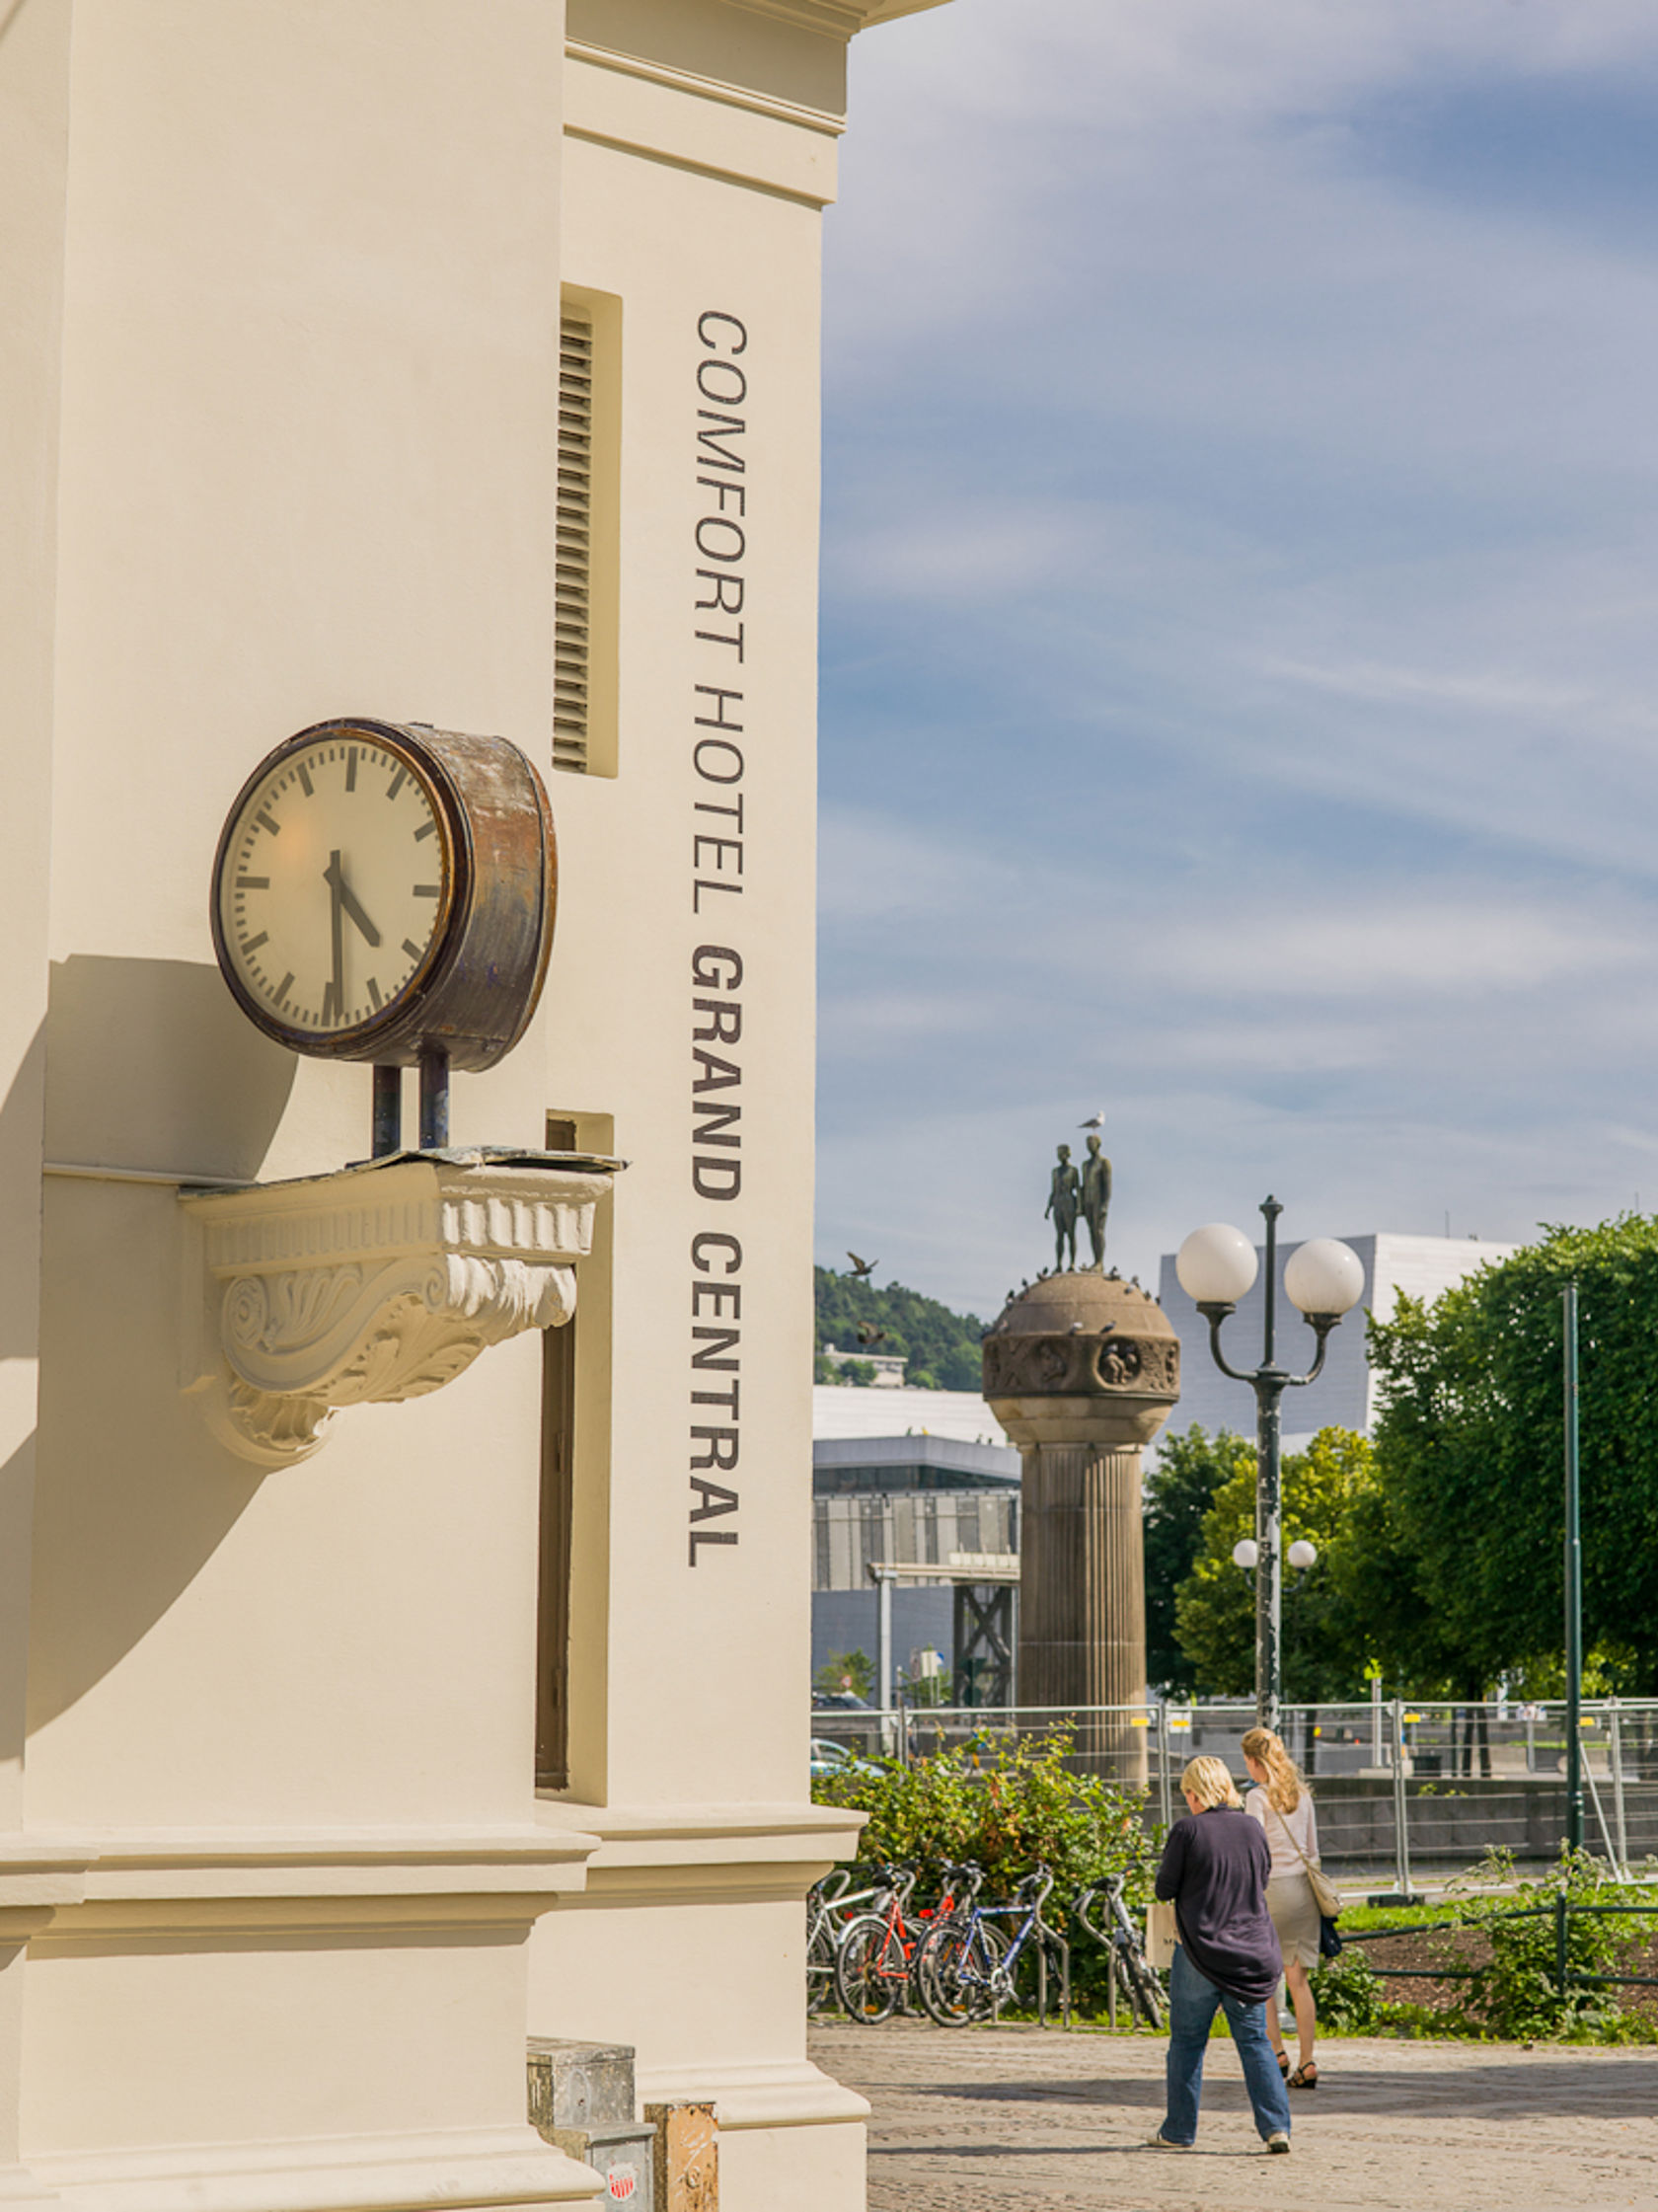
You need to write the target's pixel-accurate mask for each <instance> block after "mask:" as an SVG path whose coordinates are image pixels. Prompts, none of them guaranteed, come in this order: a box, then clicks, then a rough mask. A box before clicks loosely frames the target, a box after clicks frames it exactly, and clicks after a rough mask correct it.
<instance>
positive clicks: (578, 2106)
mask: <svg viewBox="0 0 1658 2212" xmlns="http://www.w3.org/2000/svg"><path fill="white" fill-rule="evenodd" d="M529 2070H530V2125H531V2127H533V2128H537V2129H539V2130H540V2132H541V2133H542V2134H543V2135H546V2134H547V2131H548V2130H549V2128H555V2127H562V2128H570V2127H579V2128H588V2129H593V2130H604V2129H607V2128H619V2127H632V2126H633V2124H634V2053H633V2046H632V2045H631V2044H628V2043H571V2042H565V2040H563V2038H555V2037H552V2036H547V2035H532V2036H531V2037H530V2042H529Z"/></svg>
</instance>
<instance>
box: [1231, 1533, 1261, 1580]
mask: <svg viewBox="0 0 1658 2212" xmlns="http://www.w3.org/2000/svg"><path fill="white" fill-rule="evenodd" d="M1259 1558H1260V1546H1259V1545H1258V1544H1257V1543H1256V1542H1255V1540H1254V1538H1253V1537H1252V1536H1241V1537H1240V1538H1239V1540H1238V1542H1237V1543H1236V1544H1235V1545H1234V1546H1233V1548H1232V1564H1233V1565H1234V1566H1241V1567H1242V1568H1243V1571H1244V1573H1245V1574H1252V1573H1253V1572H1254V1571H1255V1564H1256V1562H1257V1561H1258V1560H1259Z"/></svg>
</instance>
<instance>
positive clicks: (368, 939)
mask: <svg viewBox="0 0 1658 2212" xmlns="http://www.w3.org/2000/svg"><path fill="white" fill-rule="evenodd" d="M447 894H448V853H447V849H446V840H445V838H444V835H443V830H442V827H441V824H440V822H439V818H438V813H437V809H436V806H435V804H434V802H433V800H432V797H431V795H430V793H429V792H428V791H427V789H426V786H425V784H424V782H423V781H422V779H421V778H420V777H419V776H417V775H416V774H415V771H414V770H413V769H412V768H411V766H410V764H409V763H408V761H407V760H405V759H404V758H403V756H402V755H401V754H399V753H397V752H395V751H394V750H393V749H392V748H391V747H390V746H389V745H386V744H383V743H381V742H379V741H378V740H376V739H375V738H373V737H372V736H369V735H368V734H367V733H363V734H360V735H359V734H356V733H352V734H349V735H331V736H329V737H327V738H325V739H322V740H320V741H318V742H316V743H313V744H310V745H307V746H305V747H304V748H302V749H300V750H297V751H294V752H291V753H287V754H285V755H284V756H283V757H282V759H280V760H279V761H278V762H277V763H276V765H275V767H273V768H272V769H271V771H270V773H269V774H268V775H267V776H265V777H264V780H263V781H262V782H261V783H260V784H258V785H257V786H256V787H255V789H254V791H253V792H252V793H251V794H250V796H249V798H248V799H247V800H246V801H245V802H244V803H243V805H242V808H241V810H240V812H239V813H238V815H237V817H236V820H235V822H234V823H233V824H232V826H231V830H230V834H229V836H228V837H227V839H226V840H225V845H224V861H223V865H222V869H221V872H220V877H219V883H218V894H217V895H218V902H219V926H220V930H221V932H222V935H223V939H224V945H225V950H226V953H228V955H229V960H230V965H231V967H232V968H233V969H234V970H235V973H236V976H237V979H238V981H239V982H240V983H241V985H242V987H243V989H244V990H245V991H246V992H247V993H248V995H249V997H250V998H251V999H253V1000H255V1001H256V1002H257V1003H258V1004H259V1005H260V1006H261V1007H263V1008H264V1010H265V1012H266V1013H267V1014H268V1015H269V1016H270V1017H271V1018H272V1019H274V1020H275V1021H277V1022H279V1023H280V1024H281V1025H282V1027H283V1028H285V1029H289V1030H301V1031H306V1032H309V1033H311V1034H313V1035H317V1036H332V1035H338V1034H339V1033H340V1032H342V1031H345V1030H355V1029H358V1028H360V1027H361V1026H362V1025H363V1024H365V1023H371V1022H373V1021H374V1020H375V1019H376V1018H377V1017H378V1016H379V1015H381V1014H383V1013H384V1012H385V1011H386V1010H387V1008H388V1007H389V1006H390V1005H391V1003H392V1002H393V1000H395V999H396V998H397V997H398V996H399V995H400V993H401V992H403V991H404V990H405V989H406V988H407V987H408V985H409V984H410V983H411V982H412V981H413V980H414V978H415V975H416V974H417V973H418V972H419V970H420V968H421V967H422V966H423V964H424V962H425V959H426V956H427V954H428V953H430V952H431V950H432V948H433V945H434V942H435V940H436V938H437V935H438V931H439V928H440V926H441V924H442V921H443V919H444V916H445V914H446V912H447V907H448V895H447Z"/></svg>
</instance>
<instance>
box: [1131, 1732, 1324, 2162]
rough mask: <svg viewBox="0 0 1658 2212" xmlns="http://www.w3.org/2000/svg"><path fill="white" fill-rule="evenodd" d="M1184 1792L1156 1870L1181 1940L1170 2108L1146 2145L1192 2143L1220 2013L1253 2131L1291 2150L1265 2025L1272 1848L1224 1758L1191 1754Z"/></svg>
mask: <svg viewBox="0 0 1658 2212" xmlns="http://www.w3.org/2000/svg"><path fill="white" fill-rule="evenodd" d="M1180 1790H1181V1792H1182V1794H1183V1795H1184V1797H1185V1800H1186V1807H1187V1817H1186V1818H1185V1819H1184V1820H1176V1821H1175V1823H1174V1825H1173V1826H1172V1827H1171V1828H1170V1829H1169V1831H1168V1842H1167V1843H1166V1844H1165V1845H1164V1847H1163V1862H1162V1864H1161V1865H1160V1867H1159V1868H1158V1871H1157V1893H1158V1895H1159V1896H1160V1897H1161V1898H1163V1899H1164V1900H1165V1901H1166V1902H1168V1903H1171V1904H1172V1905H1173V1907H1174V1923H1175V1928H1176V1930H1177V1932H1178V1938H1179V1940H1178V1942H1177V1943H1176V1944H1175V1945H1174V1958H1173V1963H1172V1964H1171V1965H1170V1967H1169V1970H1168V2061H1167V2069H1168V2107H1167V2110H1166V2112H1165V2114H1164V2119H1163V2124H1162V2125H1161V2126H1160V2127H1159V2129H1158V2131H1157V2133H1156V2134H1155V2135H1154V2136H1153V2137H1152V2142H1153V2143H1154V2144H1155V2145H1156V2147H1157V2148H1158V2149H1159V2150H1160V2151H1189V2150H1190V2149H1191V2147H1192V2144H1193V2143H1194V2142H1195V2141H1196V2139H1197V2108H1198V2101H1199V2099H1200V2098H1201V2097H1202V2094H1203V2058H1204V2053H1205V2052H1206V2050H1207V2049H1208V2046H1209V2029H1210V2027H1211V2026H1212V2025H1213V2023H1214V2019H1215V2014H1216V2012H1217V2010H1222V2011H1224V2012H1225V2014H1226V2021H1227V2026H1228V2027H1229V2028H1230V2029H1231V2030H1232V2039H1233V2041H1234V2042H1235V2043H1236V2044H1237V2046H1238V2056H1239V2059H1240V2061H1241V2063H1242V2065H1243V2080H1244V2084H1245V2086H1246V2087H1247V2089H1248V2092H1249V2103H1250V2106H1251V2108H1252V2110H1253V2112H1254V2115H1255V2130H1256V2133H1257V2134H1258V2135H1259V2136H1260V2139H1261V2141H1262V2142H1263V2143H1264V2144H1265V2145H1266V2147H1267V2149H1268V2150H1269V2151H1287V2150H1288V2149H1289V2147H1290V2100H1289V2098H1287V2097H1286V2096H1285V2094H1284V2082H1283V2077H1282V2076H1281V2074H1280V2073H1279V2071H1278V2069H1277V2067H1275V2066H1274V2065H1273V2063H1272V2052H1271V2049H1270V2047H1269V2045H1268V2043H1267V2039H1266V2022H1265V2011H1266V2006H1267V2003H1268V2001H1269V2000H1270V1999H1271V1998H1272V1997H1273V1996H1274V1994H1275V1993H1276V1991H1277V1988H1278V1974H1279V1970H1280V1959H1279V1954H1278V1939H1277V1937H1276V1936H1275V1935H1274V1934H1273V1930H1272V1921H1271V1918H1270V1917H1269V1915H1268V1913H1267V1909H1266V1879H1267V1874H1268V1872H1269V1870H1270V1868H1271V1854H1270V1853H1269V1852H1268V1850H1267V1848H1266V1839H1265V1837H1264V1836H1263V1835H1262V1833H1261V1831H1260V1829H1259V1827H1258V1826H1257V1825H1256V1823H1255V1822H1254V1821H1252V1820H1251V1819H1250V1818H1249V1816H1248V1814H1247V1813H1246V1812H1245V1811H1244V1810H1243V1801H1242V1799H1241V1798H1240V1797H1239V1794H1238V1792H1237V1791H1236V1790H1235V1789H1234V1788H1233V1785H1232V1777H1231V1775H1230V1774H1228V1772H1227V1770H1226V1766H1225V1764H1224V1762H1223V1761H1221V1760H1219V1759H1207V1758H1205V1759H1193V1760H1192V1761H1191V1762H1190V1764H1189V1765H1188V1766H1187V1768H1186V1771H1185V1773H1184V1774H1182V1775H1181V1777H1180Z"/></svg>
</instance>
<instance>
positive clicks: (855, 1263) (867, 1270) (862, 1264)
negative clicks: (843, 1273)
mask: <svg viewBox="0 0 1658 2212" xmlns="http://www.w3.org/2000/svg"><path fill="white" fill-rule="evenodd" d="M847 1258H848V1259H850V1260H851V1261H852V1271H853V1274H854V1276H855V1277H856V1279H857V1280H858V1281H859V1282H867V1281H868V1279H869V1277H870V1276H871V1275H872V1274H873V1273H874V1271H875V1269H876V1268H877V1267H878V1266H879V1265H880V1261H879V1260H878V1259H859V1257H858V1255H857V1253H855V1252H849V1253H848V1254H847Z"/></svg>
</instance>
